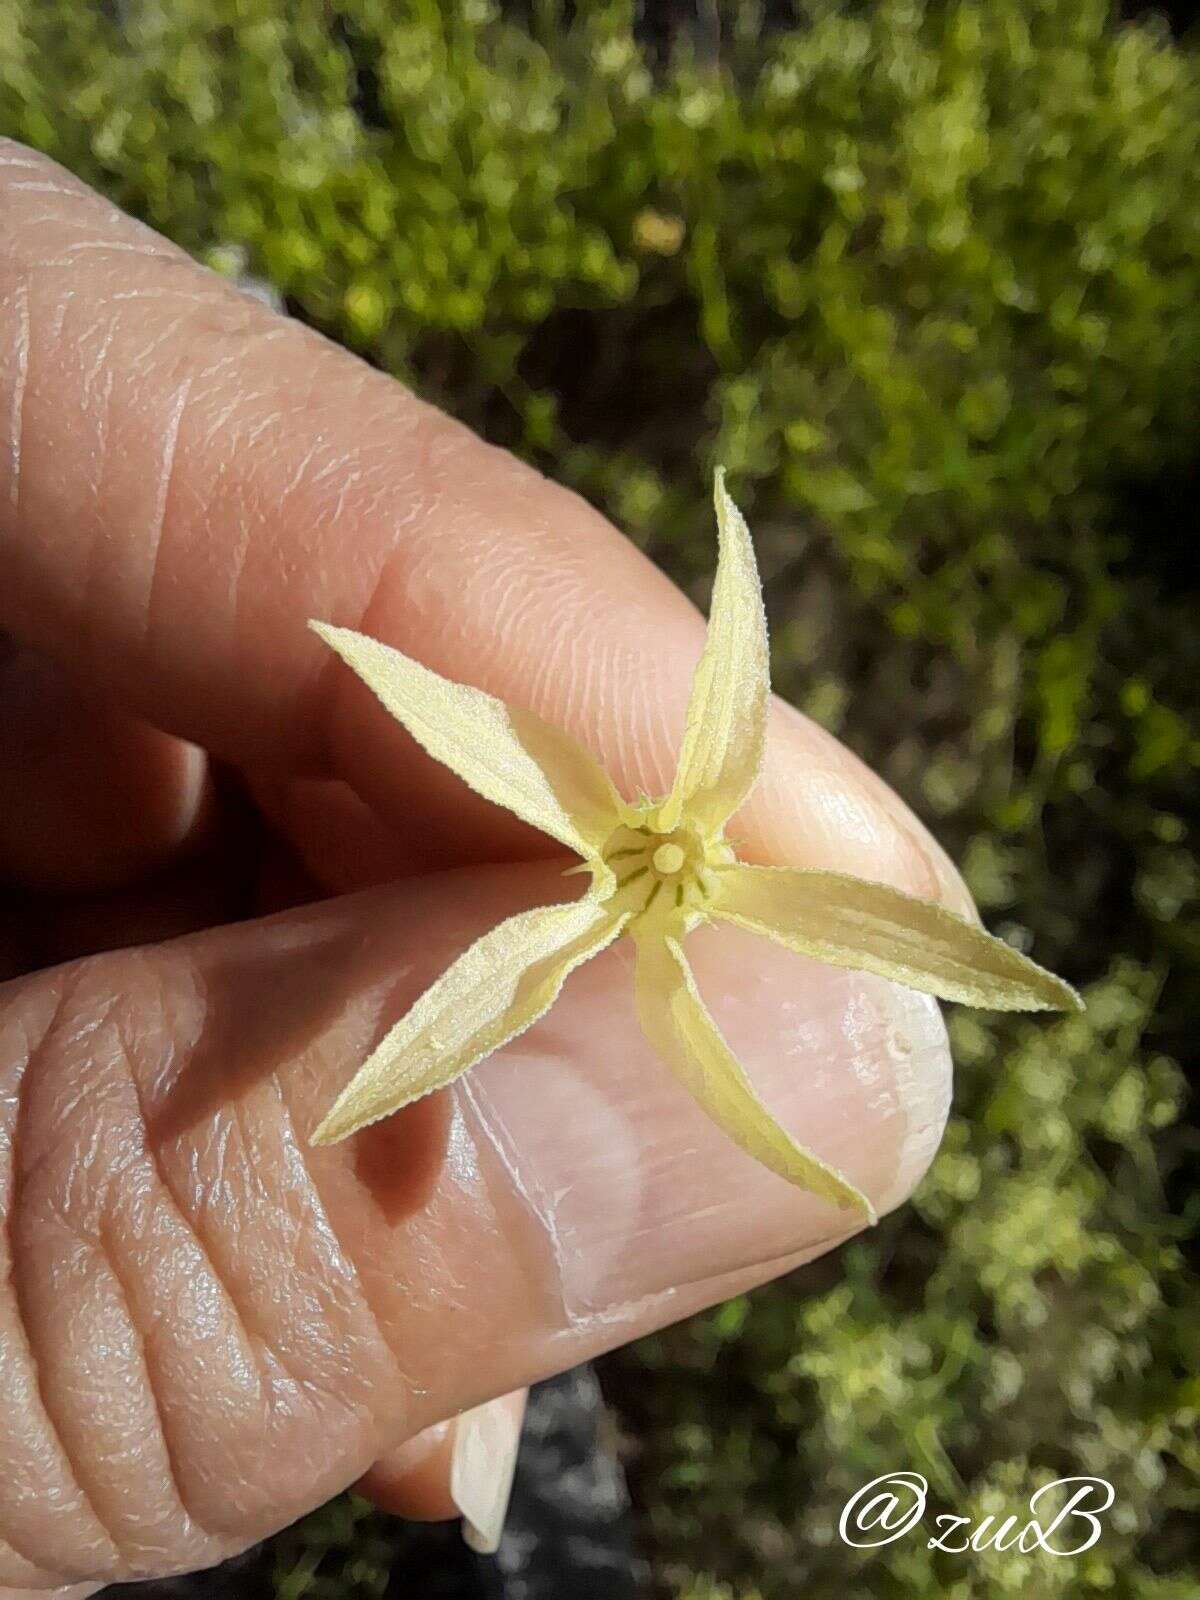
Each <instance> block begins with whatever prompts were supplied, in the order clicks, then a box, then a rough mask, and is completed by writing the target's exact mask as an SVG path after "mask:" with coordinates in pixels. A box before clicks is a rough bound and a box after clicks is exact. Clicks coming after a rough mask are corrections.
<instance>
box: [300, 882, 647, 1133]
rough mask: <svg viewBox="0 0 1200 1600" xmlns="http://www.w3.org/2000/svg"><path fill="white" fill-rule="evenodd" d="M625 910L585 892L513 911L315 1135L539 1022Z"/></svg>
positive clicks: (386, 1106)
mask: <svg viewBox="0 0 1200 1600" xmlns="http://www.w3.org/2000/svg"><path fill="white" fill-rule="evenodd" d="M628 920H629V919H628V917H614V916H612V915H611V913H609V912H608V911H606V910H605V909H604V908H603V907H602V906H599V905H597V904H596V903H595V902H594V901H592V900H589V899H583V900H575V901H572V902H570V903H569V904H567V905H561V906H537V907H535V908H534V909H533V910H532V911H522V912H520V913H518V915H517V916H515V917H509V918H508V920H507V921H505V922H501V923H500V924H499V925H498V926H497V927H495V928H493V929H492V930H491V932H490V933H485V934H484V935H483V937H482V939H477V940H476V941H475V943H474V944H473V945H472V946H471V947H470V949H469V950H467V951H466V952H465V953H464V954H463V955H461V956H460V957H459V958H458V960H457V961H456V962H455V963H454V965H453V966H452V967H450V968H449V969H448V970H447V971H446V972H444V973H443V974H442V976H441V977H440V978H439V979H438V980H437V982H436V983H434V984H431V985H430V987H429V988H428V989H426V991H425V993H424V994H423V995H422V996H421V997H420V999H419V1000H417V1002H416V1003H415V1004H414V1005H413V1007H412V1008H411V1010H410V1011H409V1012H408V1013H407V1014H406V1015H405V1016H404V1017H402V1018H401V1020H400V1021H399V1022H398V1023H397V1024H396V1026H395V1027H394V1028H393V1029H392V1030H391V1031H390V1033H388V1034H387V1036H386V1037H385V1038H384V1040H383V1042H382V1043H381V1044H380V1045H379V1047H378V1048H377V1049H376V1050H375V1051H374V1052H373V1054H372V1055H371V1056H370V1057H369V1058H368V1060H367V1061H366V1062H365V1063H364V1064H363V1066H361V1067H360V1068H359V1069H358V1071H357V1072H356V1073H355V1075H354V1077H353V1078H352V1079H351V1080H350V1083H349V1084H348V1085H347V1087H346V1088H345V1089H343V1091H342V1093H341V1094H340V1095H339V1096H338V1098H337V1100H336V1101H335V1102H334V1104H333V1107H332V1108H331V1110H330V1111H329V1112H328V1113H327V1115H326V1116H325V1118H324V1120H323V1121H322V1122H321V1124H320V1126H319V1127H318V1128H317V1130H316V1132H315V1133H314V1134H313V1135H312V1142H313V1144H336V1143H337V1141H338V1140H339V1139H345V1138H347V1137H348V1136H349V1135H350V1134H352V1133H357V1132H358V1130H359V1129H360V1128H365V1127H367V1126H368V1125H369V1124H370V1123H372V1122H378V1121H379V1119H380V1118H381V1117H387V1116H390V1115H391V1114H392V1112H393V1111H399V1110H400V1108H401V1106H406V1105H408V1104H409V1102H410V1101H412V1100H419V1099H420V1098H421V1097H422V1095H427V1094H430V1093H431V1092H432V1091H433V1090H434V1089H442V1088H445V1086H446V1085H447V1084H448V1083H452V1082H453V1080H454V1079H455V1078H457V1077H459V1076H460V1075H461V1074H462V1073H464V1072H466V1071H467V1070H468V1068H470V1067H473V1066H474V1065H475V1063H476V1062H477V1061H481V1060H482V1059H483V1057H484V1056H487V1055H491V1053H492V1051H493V1050H498V1049H499V1048H500V1046H501V1045H502V1044H507V1043H508V1041H509V1040H510V1039H514V1038H516V1036H517V1034H519V1033H523V1032H524V1031H525V1029H526V1028H528V1027H530V1026H531V1025H532V1024H533V1023H535V1022H536V1021H537V1020H538V1018H539V1017H540V1016H542V1015H543V1014H544V1013H545V1012H546V1011H548V1010H549V1009H550V1007H551V1006H552V1005H553V1004H554V1002H555V1000H556V999H557V998H558V992H559V990H560V989H561V988H562V986H563V982H564V980H565V979H566V977H567V975H568V974H569V973H570V972H572V971H573V970H574V969H575V968H576V967H577V966H579V965H581V963H582V962H584V961H587V960H589V959H590V958H591V957H592V956H594V955H597V954H598V953H599V952H600V951H601V950H603V949H604V947H605V945H607V944H611V943H612V941H613V940H614V939H615V938H616V937H617V935H618V934H619V933H620V932H621V930H622V928H623V927H624V926H625V923H626V922H627V921H628Z"/></svg>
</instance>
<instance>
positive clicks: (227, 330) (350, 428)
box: [0, 141, 966, 905]
mask: <svg viewBox="0 0 1200 1600" xmlns="http://www.w3.org/2000/svg"><path fill="white" fill-rule="evenodd" d="M0 210H2V211H3V213H4V215H5V217H6V228H5V233H4V238H3V241H2V242H0V417H3V418H7V419H8V427H7V429H6V430H5V431H6V433H7V438H5V436H4V434H3V433H0V531H2V532H3V534H4V538H5V545H6V552H7V553H6V558H5V583H4V585H3V589H2V591H0V624H3V625H7V626H9V627H11V628H12V629H13V631H14V632H16V633H17V634H18V635H19V636H21V637H22V638H23V639H24V640H25V642H26V643H28V644H31V645H35V646H37V647H39V648H41V649H43V650H45V651H47V652H48V653H50V654H52V655H54V656H55V657H56V658H57V659H58V660H59V661H61V662H62V663H64V664H65V665H67V666H69V667H70V668H72V669H73V670H75V671H76V672H77V673H80V674H82V675H84V676H85V677H87V678H88V679H89V680H90V681H92V682H93V683H96V684H97V685H99V686H103V687H105V688H108V689H110V690H111V691H113V692H114V693H116V694H118V695H119V696H120V697H121V698H122V699H123V701H124V702H125V703H126V704H127V705H128V706H129V707H130V708H131V709H133V710H135V711H137V712H138V713H139V714H141V715H143V716H145V717H146V718H148V719H149V720H150V721H152V722H154V723H155V724H157V725H158V726H159V727H162V728H165V729H167V730H169V731H171V732H175V733H177V734H179V735H181V736H183V737H186V738H188V739H190V740H193V741H195V742H196V743H199V744H202V745H204V746H206V747H207V748H208V749H210V750H211V751H213V752H215V753H216V754H218V755H220V756H222V757H224V758H226V759H229V760H231V761H234V762H237V763H239V764H241V765H243V766H246V767H249V768H253V769H255V770H257V771H259V772H262V771H267V772H270V773H272V774H276V775H286V774H289V773H297V772H313V771H328V772H330V773H332V774H334V775H337V776H341V777H344V778H345V779H347V780H348V781H349V782H350V783H351V785H352V786H353V787H354V788H355V789H356V790H357V791H358V792H359V793H360V794H361V795H362V796H363V798H364V799H366V800H367V801H368V802H369V803H370V804H371V805H372V806H373V807H374V808H375V809H376V810H377V811H378V812H379V813H380V815H381V816H383V817H384V818H386V819H387V820H389V821H391V822H393V823H395V824H403V825H404V826H406V827H409V828H413V827H416V828H420V829H423V830H426V831H427V832H428V833H429V834H430V835H431V836H438V835H439V834H441V835H450V836H452V837H450V838H449V839H448V841H447V853H448V854H449V855H451V856H453V855H454V854H455V853H456V852H461V854H462V855H463V856H468V857H469V856H471V855H478V854H481V853H482V854H496V853H500V852H504V851H508V850H511V849H512V848H514V847H515V846H517V845H519V844H520V843H521V841H520V838H519V836H517V835H514V833H513V828H512V824H511V822H510V820H509V819H507V818H506V817H504V816H503V815H502V814H501V813H499V812H497V811H496V810H495V809H494V808H491V807H487V806H486V805H484V803H483V802H478V801H476V800H475V799H474V797H472V796H470V795H469V794H468V792H467V791H466V790H465V789H464V788H463V787H462V786H461V785H460V784H459V783H458V781H457V780H456V779H454V778H452V777H451V776H450V775H448V774H446V773H444V772H443V771H442V769H440V768H436V767H434V766H433V764H432V763H431V762H429V760H428V759H427V758H425V757H423V756H422V755H421V753H420V752H419V751H417V750H416V748H415V747H414V746H413V745H412V742H411V741H410V740H408V738H407V735H405V734H404V733H403V731H402V730H400V729H398V728H397V727H396V726H395V725H394V724H393V723H392V722H391V721H390V719H388V718H387V717H386V715H385V714H384V713H383V712H382V711H381V710H380V709H379V708H378V707H377V706H376V705H375V704H374V702H373V701H372V700H371V699H370V697H369V696H368V695H367V694H366V692H365V691H363V690H362V689H361V687H360V686H358V685H357V684H355V683H353V682H348V681H346V679H345V678H344V677H343V678H337V677H335V672H334V669H333V665H332V663H331V662H330V661H329V660H328V659H327V657H326V656H325V654H324V653H323V652H322V650H321V647H320V645H319V644H318V643H317V641H316V640H314V639H313V638H312V636H311V635H309V634H308V633H307V632H306V630H305V627H304V623H305V619H306V618H308V617H310V616H315V617H319V618H322V619H324V620H327V621H330V622H334V623H338V624H343V625H348V626H351V627H355V628H359V629H361V630H363V631H365V632H367V633H371V634H374V635H375V636H377V637H379V638H381V639H383V640H385V641H386V642H388V643H390V644H394V645H397V646H399V647H400V648H401V649H403V650H405V651H406V652H407V653H408V654H410V655H413V656H416V657H418V658H419V659H420V660H422V661H423V662H425V663H426V664H427V665H428V666H430V667H432V668H433V669H434V670H436V671H437V672H439V673H441V674H442V675H444V676H446V677H451V678H458V679H462V680H464V681H468V682H471V683H473V684H475V685H477V686H478V687H480V688H484V689H486V690H488V691H489V692H490V693H492V694H495V695H498V696H500V697H501V698H503V699H506V700H509V701H512V702H513V703H515V704H519V705H525V706H528V707H530V708H532V709H534V710H536V711H538V712H539V713H540V714H541V715H543V716H544V717H546V718H547V719H548V720H550V721H552V722H555V723H558V724H559V725H561V726H563V727H565V728H566V729H567V730H568V731H569V732H571V733H573V734H574V735H575V736H576V737H577V738H579V739H581V740H582V741H583V742H584V743H586V744H588V745H589V746H590V747H591V748H592V749H593V750H594V751H595V753H596V754H597V755H598V756H599V757H600V758H601V760H602V761H603V762H604V764H605V765H606V767H607V768H608V770H609V771H610V772H611V774H612V776H613V778H614V780H615V781H616V782H617V783H618V785H619V786H621V787H622V788H624V789H625V790H626V791H627V792H631V791H634V790H636V789H639V788H641V789H645V790H647V791H649V792H656V791H662V790H664V789H665V788H666V787H667V784H668V780H669V775H670V772H671V769H672V765H673V761H674V755H675V751H676V749H677V745H678V740H679V737H680V731H681V729H682V725H683V716H684V709H685V705H686V700H687V691H688V685H689V681H690V677H691V673H692V670H693V668H694V666H695V664H696V661H697V659H698V657H699V655H700V650H701V647H702V644H703V624H702V622H701V619H700V618H699V616H698V615H697V613H696V612H695V610H694V608H693V607H692V606H691V605H690V604H689V603H688V601H687V600H686V599H685V598H684V597H683V596H682V595H681V594H680V593H679V592H678V591H677V590H676V589H675V588H674V587H673V586H672V585H671V584H670V583H669V582H668V581H667V580H666V579H665V577H663V575H662V574H661V573H660V572H659V571H658V570H657V569H656V568H655V567H653V565H652V564H651V563H649V562H648V561H647V560H646V559H645V558H644V557H643V556H642V555H641V554H640V553H639V552H638V551H637V550H636V549H635V548H634V547H633V546H632V545H631V544H630V543H629V542H628V541H627V540H625V539H624V538H622V537H621V535H620V534H618V533H617V532H616V530H615V529H614V528H612V526H611V525H610V524H609V523H608V522H606V521H605V519H604V518H603V517H601V516H600V515H599V513H597V512H596V511H595V510H593V509H592V508H591V507H589V506H588V505H586V504H585V503H584V502H583V501H582V500H580V499H579V498H578V497H577V496H575V495H573V494H571V493H569V492H567V491H566V490H564V489H562V488H559V487H557V486H556V485H553V484H551V483H549V482H547V481H546V480H545V479H543V478H542V477H540V476H539V475H538V474H537V473H535V472H534V471H532V470H531V469H530V468H528V467H525V466H523V465H521V464H520V463H518V462H517V461H515V460H514V459H513V458H512V457H510V456H508V455H507V454H505V453H503V452H501V451H499V450H497V449H495V448H493V447H491V446H488V445H486V444H484V443H483V442H482V441H481V440H480V439H478V438H477V437H476V436H475V435H474V434H472V433H471V432H469V430H467V429H466V428H464V427H463V426H462V425H460V424H458V423H456V422H454V421H453V420H451V419H449V418H447V417H445V416H444V415H442V414H441V413H439V412H437V411H436V410H434V409H433V408H431V407H430V406H428V405H426V404H424V403H423V402H422V401H420V400H418V399H417V398H415V397H414V396H413V395H412V394H411V393H410V392H409V391H407V390H406V389H404V388H403V387H402V386H401V385H399V384H398V383H396V382H394V381H393V380H391V379H390V378H388V377H386V376H384V375H383V374H381V373H379V372H377V371H374V370H373V369H371V368H370V367H368V366H366V365H365V364H364V363H363V362H361V361H359V360H357V359H356V358H354V357H352V356H350V355H349V354H347V353H346V352H345V351H343V350H341V349H339V348H337V347H336V346H334V345H333V344H331V343H329V342H328V341H326V340H324V339H322V338H321V337H319V336H318V335H317V334H315V333H313V332H312V331H311V330H308V329H306V328H304V327H303V326H301V325H300V324H298V323H296V322H294V321H291V320H289V319H287V318H283V317H280V316H277V315H276V314H274V313H273V312H271V311H270V310H269V309H268V308H267V307H265V306H263V305H261V304H260V303H258V302H257V301H254V300H251V299H249V298H248V297H246V296H244V295H243V294H241V293H239V292H238V291H237V290H236V289H235V288H234V287H232V286H231V285H230V284H228V283H227V282H225V281H224V280H222V279H221V278H219V277H217V276H216V275H215V274H213V273H210V272H207V271H205V270H204V269H202V268H200V267H198V266H196V265H195V264H194V263H193V262H192V261H190V259H189V258H188V257H187V256H186V255H185V254H184V253H183V252H182V251H180V250H178V249H176V248H175V247H174V246H172V245H171V244H169V243H168V242H167V241H165V240H163V239H161V238H159V237H158V236H157V235H155V234H154V233H152V232H151V231H150V230H148V229H147V228H145V227H143V226H142V225H140V224H138V223H136V222H134V221H132V220H131V219H129V218H128V217H126V216H124V215H122V214H121V213H120V212H118V211H117V210H116V209H115V208H114V207H112V206H111V205H109V204H108V203H107V202H106V201H104V200H102V199H101V198H100V197H98V196H97V195H95V194H93V193H91V192H90V191H89V190H87V189H86V188H85V187H84V186H83V185H82V184H81V183H79V182H78V181H77V180H76V179H74V178H72V177H71V176H70V175H69V174H67V173H66V172H64V171H63V170H62V169H61V168H60V167H58V166H56V165H55V164H53V163H52V162H50V161H48V160H46V159H45V158H44V157H41V156H38V155H36V154H34V153H33V152H31V151H28V150H25V149H24V148H23V147H21V146H18V145H15V144H13V143H11V142H7V141H0ZM5 446H7V448H5ZM347 676H348V675H347ZM738 831H739V833H740V834H741V835H742V836H743V838H744V841H745V843H744V849H745V853H746V854H748V855H750V856H751V857H754V856H757V857H759V858H761V859H783V860H789V861H795V862H797V863H800V864H807V865H814V866H829V867H835V868H837V869H839V870H843V871H851V872H860V873H862V874H863V875H865V876H869V877H874V878H879V879H883V880H886V881H888V882H891V883H894V884H895V885H896V886H897V887H900V888H904V889H908V890H910V891H912V892H915V893H918V894H922V895H925V896H928V897H931V898H940V899H944V900H946V901H948V902H949V903H951V904H954V905H962V904H963V903H964V902H965V898H966V897H965V891H964V890H963V888H962V886H961V883H960V882H959V880H958V878H957V875H956V874H955V873H954V871H953V869H952V868H951V867H950V865H949V863H948V861H947V860H946V858H945V856H944V855H943V854H942V852H941V851H940V849H939V848H938V847H937V846H936V845H935V844H934V843H933V841H932V840H931V839H930V838H929V836H928V834H927V833H926V832H925V830H924V829H923V828H922V827H921V825H920V824H919V823H918V822H917V821H916V819H915V818H914V817H913V816H912V814H911V813H910V812H908V810H907V809H906V808H905V807H903V806H902V805H901V803H900V802H899V801H898V800H897V799H896V798H895V797H894V796H893V795H892V794H891V793H890V791H889V790H887V788H886V786H884V785H883V784H882V783H880V782H879V780H878V779H876V778H874V777H873V775H871V774H870V773H869V772H867V771H866V769H865V768H863V767H862V766H861V764H860V763H859V762H858V761H857V760H855V758H854V757H852V756H851V755H850V754H849V753H848V752H847V751H845V750H844V749H843V748H842V747H841V746H840V745H839V744H837V742H836V741H835V740H833V739H832V738H831V737H829V736H828V735H826V734H824V733H823V732H822V731H821V730H819V729H818V728H816V727H815V726H814V725H812V724H811V723H808V722H806V721H805V720H804V719H802V718H799V717H798V716H797V715H796V714H795V713H790V712H789V711H788V710H787V709H786V708H780V709H779V710H778V711H777V714H776V718H775V723H774V726H773V731H772V737H771V745H770V749H769V754H768V761H767V766H766V770H765V773H764V778H763V781H762V783H761V784H760V787H759V791H758V793H757V794H756V796H755V798H754V800H753V801H752V802H751V804H750V805H749V806H748V807H747V808H746V810H745V812H744V813H743V815H742V817H741V819H740V820H739V826H738Z"/></svg>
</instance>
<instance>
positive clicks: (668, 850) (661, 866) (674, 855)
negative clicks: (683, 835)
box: [650, 844, 687, 878]
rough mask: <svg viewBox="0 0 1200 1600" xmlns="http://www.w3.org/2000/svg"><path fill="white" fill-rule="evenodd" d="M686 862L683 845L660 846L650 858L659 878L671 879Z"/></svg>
mask: <svg viewBox="0 0 1200 1600" xmlns="http://www.w3.org/2000/svg"><path fill="white" fill-rule="evenodd" d="M686 860H687V856H686V854H685V852H684V850H683V847H682V846H681V845H677V844H660V845H659V847H658V849H657V850H656V851H655V852H654V854H653V855H652V856H651V857H650V865H651V866H652V867H653V868H654V870H655V872H657V873H658V875H659V877H661V878H670V877H672V876H673V875H674V874H675V873H676V872H678V871H679V869H680V867H682V866H683V863H684V862H685V861H686Z"/></svg>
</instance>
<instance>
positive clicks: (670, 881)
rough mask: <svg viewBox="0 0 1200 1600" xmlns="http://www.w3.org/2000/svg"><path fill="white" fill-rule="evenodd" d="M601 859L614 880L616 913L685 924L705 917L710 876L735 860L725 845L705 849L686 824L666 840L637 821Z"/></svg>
mask: <svg viewBox="0 0 1200 1600" xmlns="http://www.w3.org/2000/svg"><path fill="white" fill-rule="evenodd" d="M603 854H604V861H605V864H606V865H607V866H608V867H609V869H610V870H611V872H612V874H613V877H614V878H615V879H616V887H615V889H614V890H613V892H612V894H611V896H610V897H609V899H610V903H611V904H612V906H613V907H614V909H616V910H620V911H631V912H632V913H633V915H634V917H635V918H641V917H643V916H649V917H650V918H652V919H654V920H657V919H658V918H660V917H664V918H666V919H667V920H673V919H675V918H677V917H680V916H682V917H683V918H684V919H685V920H686V919H688V918H689V916H690V915H694V914H695V913H698V912H702V911H703V909H704V906H705V905H706V903H707V901H708V899H709V897H710V894H711V892H712V887H713V879H712V876H711V874H712V872H713V871H714V870H717V869H719V868H720V867H721V866H723V865H725V864H726V863H727V862H728V861H731V860H732V859H733V852H732V851H731V850H730V849H729V847H728V845H726V844H725V843H724V842H723V841H722V840H712V841H709V842H707V843H706V842H705V840H704V839H702V838H701V836H700V835H699V834H698V833H697V832H696V831H695V830H694V829H693V828H690V827H688V826H687V824H686V823H685V824H683V825H682V826H681V827H678V828H676V829H675V830H674V831H673V832H672V833H668V834H662V833H658V832H657V831H656V830H655V829H653V828H652V827H650V825H649V823H639V822H638V821H636V820H634V821H631V822H630V823H629V824H628V825H625V826H622V827H620V828H617V829H616V831H615V832H614V833H613V834H612V835H611V836H610V837H609V839H608V840H607V841H606V843H605V846H604V852H603Z"/></svg>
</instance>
